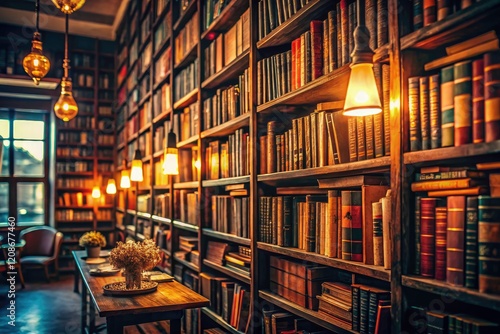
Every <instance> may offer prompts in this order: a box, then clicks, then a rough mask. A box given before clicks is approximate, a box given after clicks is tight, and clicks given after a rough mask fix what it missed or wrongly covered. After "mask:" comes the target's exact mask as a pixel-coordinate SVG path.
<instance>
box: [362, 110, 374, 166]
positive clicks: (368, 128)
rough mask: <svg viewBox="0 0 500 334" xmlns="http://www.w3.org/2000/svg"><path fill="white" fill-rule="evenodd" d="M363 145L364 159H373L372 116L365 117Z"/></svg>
mask: <svg viewBox="0 0 500 334" xmlns="http://www.w3.org/2000/svg"><path fill="white" fill-rule="evenodd" d="M364 119H365V139H366V141H365V145H366V159H373V158H375V147H374V146H375V143H374V138H373V137H374V129H373V116H372V115H370V116H365V117H364Z"/></svg>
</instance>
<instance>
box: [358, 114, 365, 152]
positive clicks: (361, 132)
mask: <svg viewBox="0 0 500 334" xmlns="http://www.w3.org/2000/svg"><path fill="white" fill-rule="evenodd" d="M356 123H357V125H356V132H357V139H358V140H357V143H358V161H361V160H366V135H365V118H364V117H356Z"/></svg>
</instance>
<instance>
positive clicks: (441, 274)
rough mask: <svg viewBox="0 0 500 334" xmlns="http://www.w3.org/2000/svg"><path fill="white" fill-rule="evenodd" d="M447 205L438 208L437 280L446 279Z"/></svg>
mask: <svg viewBox="0 0 500 334" xmlns="http://www.w3.org/2000/svg"><path fill="white" fill-rule="evenodd" d="M447 213H448V210H447V209H446V207H437V208H436V267H435V275H434V277H435V278H436V279H437V280H440V281H445V280H446V226H447Z"/></svg>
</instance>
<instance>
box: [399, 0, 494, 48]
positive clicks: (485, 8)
mask: <svg viewBox="0 0 500 334" xmlns="http://www.w3.org/2000/svg"><path fill="white" fill-rule="evenodd" d="M499 5H500V1H499V0H491V1H481V2H478V3H473V4H472V5H471V6H470V7H468V8H465V9H462V10H460V11H458V12H456V13H453V14H451V15H449V16H448V17H446V18H445V19H443V20H440V21H437V22H434V23H432V24H430V25H428V26H426V27H423V28H421V29H419V30H417V31H414V32H412V33H410V34H408V35H406V36H404V37H402V38H401V49H402V50H406V49H410V48H419V49H433V48H436V47H439V46H442V45H446V44H450V43H453V42H456V41H457V40H459V39H464V38H466V37H467V36H469V37H471V36H474V35H478V34H480V33H483V32H486V31H488V30H491V29H493V28H494V27H496V26H497V22H496V20H495V19H494V18H496V17H498V14H499V13H500V7H499ZM457 32H460V33H457Z"/></svg>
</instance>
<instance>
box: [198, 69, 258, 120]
mask: <svg viewBox="0 0 500 334" xmlns="http://www.w3.org/2000/svg"><path fill="white" fill-rule="evenodd" d="M249 84H250V78H249V75H248V69H246V70H245V72H244V73H243V74H242V75H240V76H238V84H237V85H232V86H229V87H227V88H219V89H217V91H216V92H215V94H214V95H213V96H212V97H209V98H207V99H206V100H204V101H203V110H204V112H203V115H204V117H203V129H204V130H207V129H210V128H212V127H215V126H217V125H220V124H223V123H225V122H227V121H230V120H232V119H234V118H236V117H238V116H240V115H243V114H245V113H248V112H249V111H250V86H249Z"/></svg>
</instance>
